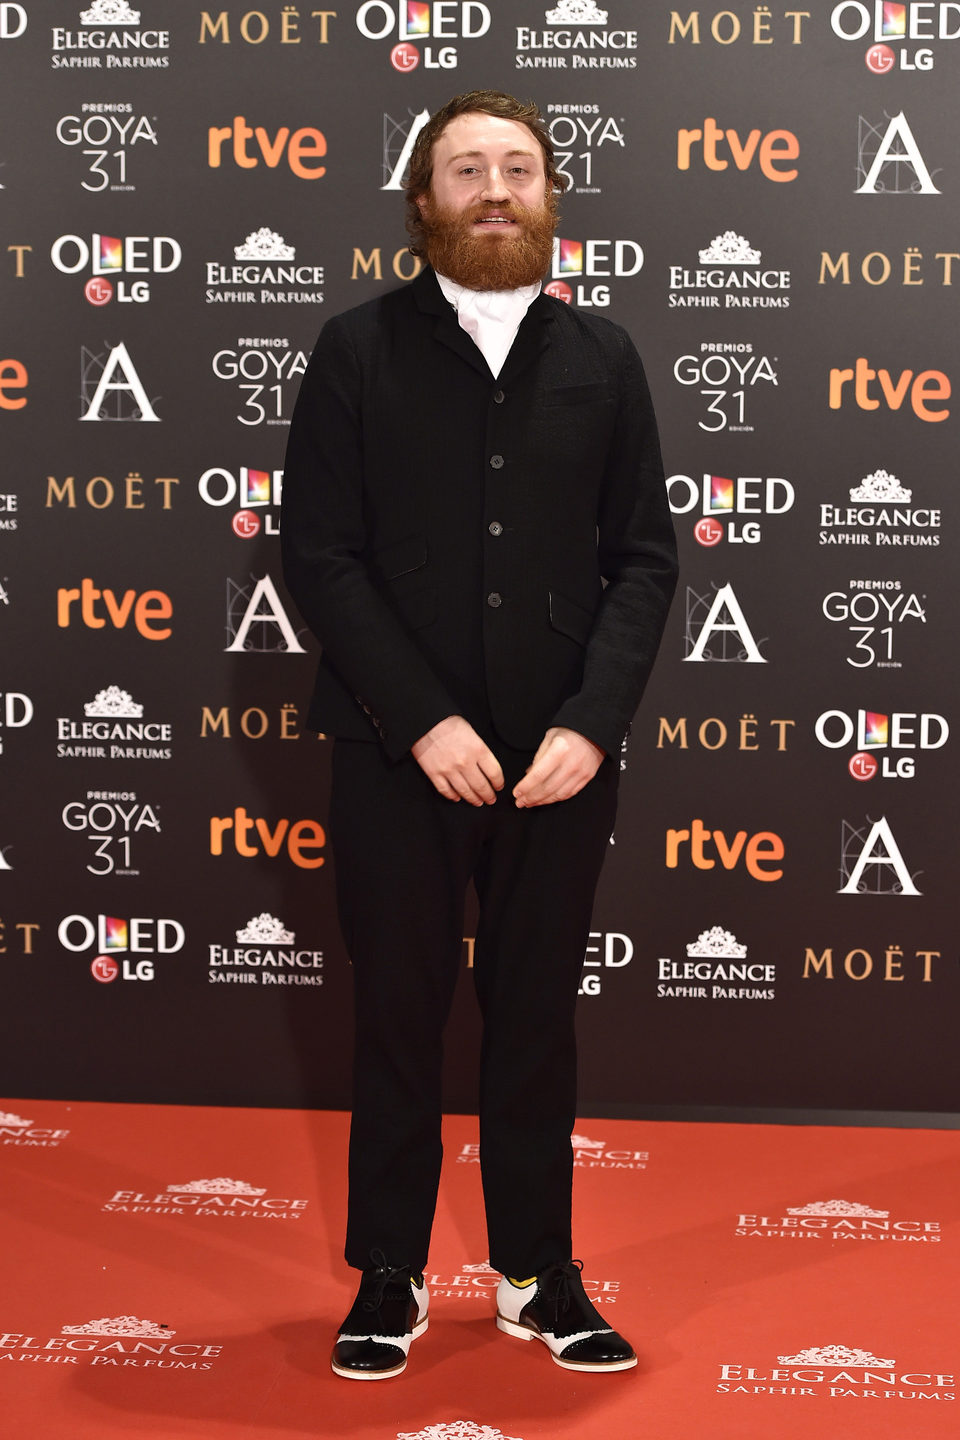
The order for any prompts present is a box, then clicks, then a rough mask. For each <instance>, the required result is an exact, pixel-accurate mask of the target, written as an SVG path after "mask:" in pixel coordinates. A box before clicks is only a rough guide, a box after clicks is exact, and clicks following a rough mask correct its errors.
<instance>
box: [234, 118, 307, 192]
mask: <svg viewBox="0 0 960 1440" xmlns="http://www.w3.org/2000/svg"><path fill="white" fill-rule="evenodd" d="M251 140H254V141H256V144H255V146H254V147H253V153H252V154H251V153H250V150H249V148H248V142H249V141H251ZM228 141H229V142H230V143H231V148H232V154H233V159H234V162H235V163H236V164H237V165H239V166H240V168H241V170H255V169H256V168H257V166H258V165H259V164H260V160H261V158H262V159H263V161H264V163H265V164H266V166H267V167H268V169H270V170H276V168H277V166H278V165H279V164H280V161H281V160H282V159H283V158H284V156H286V161H287V164H288V166H289V167H290V169H291V171H292V172H293V174H294V175H296V176H297V177H298V178H299V179H301V180H319V179H320V177H321V176H322V175H326V173H327V167H326V165H324V164H322V163H321V161H322V158H323V156H325V155H326V153H327V141H326V136H325V135H324V133H323V131H322V130H315V129H314V128H313V127H312V126H309V125H307V126H304V127H303V128H302V129H300V130H294V131H293V133H292V134H291V133H290V127H289V125H281V127H280V129H279V130H278V131H277V133H276V134H275V135H271V134H270V132H269V131H268V130H265V129H264V128H263V126H262V125H258V126H257V127H256V129H251V127H250V126H249V125H248V124H247V121H246V117H245V116H244V115H235V116H234V117H233V122H232V124H230V125H224V126H220V125H211V126H210V129H209V130H208V132H207V164H208V165H209V166H210V168H211V169H212V170H219V168H220V164H221V157H222V153H223V147H224V144H225V143H227V142H228Z"/></svg>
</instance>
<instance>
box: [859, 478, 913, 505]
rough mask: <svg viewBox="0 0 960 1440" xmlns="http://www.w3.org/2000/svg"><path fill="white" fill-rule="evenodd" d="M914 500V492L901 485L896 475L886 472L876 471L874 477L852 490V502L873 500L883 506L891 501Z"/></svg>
mask: <svg viewBox="0 0 960 1440" xmlns="http://www.w3.org/2000/svg"><path fill="white" fill-rule="evenodd" d="M912 498H913V491H912V490H908V489H907V488H906V487H905V486H903V485H901V484H900V481H899V480H898V479H897V477H896V475H891V474H889V473H888V471H886V470H874V472H873V474H872V475H867V476H865V477H864V479H863V480H861V481H860V484H859V485H854V486H852V487H851V490H850V499H851V500H873V501H875V502H879V504H881V505H883V504H884V503H885V502H887V501H890V500H903V501H905V502H909V501H910V500H911V499H912Z"/></svg>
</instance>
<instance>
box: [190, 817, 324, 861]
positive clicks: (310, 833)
mask: <svg viewBox="0 0 960 1440" xmlns="http://www.w3.org/2000/svg"><path fill="white" fill-rule="evenodd" d="M231 834H232V836H233V847H234V849H235V850H236V852H237V854H238V855H242V856H244V857H245V858H247V859H252V858H253V857H254V856H257V855H260V854H264V855H269V856H270V857H271V858H275V857H276V856H277V855H279V854H280V852H281V850H282V849H283V848H284V842H286V851H287V855H288V857H289V859H290V860H292V861H293V863H294V865H296V866H297V867H298V868H299V869H301V870H319V868H320V866H321V865H322V864H323V856H322V855H316V854H313V853H312V852H313V851H316V850H322V849H323V847H324V845H325V844H326V843H327V837H326V835H325V833H324V829H323V826H322V825H321V824H320V823H319V822H318V821H316V820H297V821H295V822H294V823H293V824H292V825H291V824H290V821H289V820H278V821H277V823H276V825H275V826H274V827H273V828H272V829H271V827H270V824H269V822H268V821H266V820H264V819H262V818H261V817H260V816H259V815H258V816H257V817H256V819H254V818H253V817H252V816H250V815H248V814H247V812H246V809H245V808H244V806H242V805H238V806H237V808H236V809H235V810H234V812H233V814H232V815H222V816H217V815H212V816H211V817H210V854H211V855H222V854H223V845H224V835H231Z"/></svg>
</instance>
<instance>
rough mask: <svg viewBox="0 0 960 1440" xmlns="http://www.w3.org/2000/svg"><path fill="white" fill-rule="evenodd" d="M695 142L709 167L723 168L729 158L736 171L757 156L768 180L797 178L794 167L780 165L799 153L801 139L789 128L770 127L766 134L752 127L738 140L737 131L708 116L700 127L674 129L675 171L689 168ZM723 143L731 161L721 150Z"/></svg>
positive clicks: (711, 168)
mask: <svg viewBox="0 0 960 1440" xmlns="http://www.w3.org/2000/svg"><path fill="white" fill-rule="evenodd" d="M698 145H700V146H702V149H703V163H704V165H706V167H707V169H708V170H726V169H727V167H728V166H729V164H730V160H732V161H733V163H734V165H735V166H736V167H737V169H738V170H749V169H750V166H751V165H752V164H753V161H754V159H755V158H756V159H758V161H759V165H760V170H761V172H762V173H763V174H764V175H765V176H766V178H767V179H768V180H775V181H776V182H777V183H778V184H784V183H785V182H786V181H788V180H796V178H797V174H798V172H797V170H796V169H793V168H790V169H784V168H783V167H784V166H787V165H789V164H790V161H791V160H796V158H797V156H798V155H799V154H800V142H799V140H798V139H797V137H796V135H794V133H793V131H792V130H770V131H768V133H767V134H766V135H764V133H763V131H762V130H751V131H750V133H749V135H748V136H747V138H746V140H741V139H740V134H739V132H738V131H736V130H721V129H720V126H719V125H718V124H717V122H716V120H714V119H713V117H712V116H711V115H708V116H707V118H706V120H704V122H703V128H702V129H697V130H678V131H677V169H678V170H689V169H690V166H691V164H692V163H693V160H694V158H695V150H696V147H697V146H698ZM724 146H725V147H726V150H727V152H728V153H729V156H730V160H728V159H727V158H726V156H725V155H724V154H723V153H722V150H723V147H724Z"/></svg>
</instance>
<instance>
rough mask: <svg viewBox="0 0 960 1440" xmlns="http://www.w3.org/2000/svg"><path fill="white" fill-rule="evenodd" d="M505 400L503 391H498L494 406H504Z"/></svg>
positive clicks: (494, 398)
mask: <svg viewBox="0 0 960 1440" xmlns="http://www.w3.org/2000/svg"><path fill="white" fill-rule="evenodd" d="M505 399H506V396H505V395H504V393H503V391H502V390H498V391H497V393H496V394H495V395H494V397H493V403H494V405H502V404H503V402H504V400H505Z"/></svg>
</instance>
